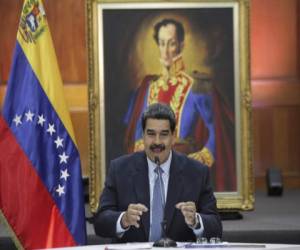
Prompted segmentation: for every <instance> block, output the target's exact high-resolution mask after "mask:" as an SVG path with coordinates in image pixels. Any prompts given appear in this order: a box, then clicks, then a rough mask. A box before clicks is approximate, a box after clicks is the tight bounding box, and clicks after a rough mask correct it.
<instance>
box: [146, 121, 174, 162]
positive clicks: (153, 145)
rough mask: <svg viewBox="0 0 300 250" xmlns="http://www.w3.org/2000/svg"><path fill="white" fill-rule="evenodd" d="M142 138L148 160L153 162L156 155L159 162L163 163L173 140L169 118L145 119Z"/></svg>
mask: <svg viewBox="0 0 300 250" xmlns="http://www.w3.org/2000/svg"><path fill="white" fill-rule="evenodd" d="M143 139H144V146H145V152H146V154H147V156H148V157H149V158H150V160H151V161H153V162H154V161H155V160H154V159H155V157H156V156H158V157H159V161H160V163H164V162H165V161H166V160H167V159H168V157H169V154H170V151H171V149H172V146H173V144H174V142H175V136H174V134H172V132H171V128H170V122H169V120H160V119H152V118H149V119H147V121H146V126H145V130H144V134H143Z"/></svg>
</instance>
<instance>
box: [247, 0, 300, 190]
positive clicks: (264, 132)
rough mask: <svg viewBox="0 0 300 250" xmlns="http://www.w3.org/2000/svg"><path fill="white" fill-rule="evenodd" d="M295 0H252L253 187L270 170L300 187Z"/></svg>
mask: <svg viewBox="0 0 300 250" xmlns="http://www.w3.org/2000/svg"><path fill="white" fill-rule="evenodd" d="M299 2H300V1H299V0H252V1H251V3H252V6H251V7H252V12H251V33H250V34H251V59H252V60H251V85H252V95H253V164H254V171H255V177H256V187H257V188H265V187H266V182H265V174H266V170H267V169H268V168H269V167H278V168H280V169H281V171H282V174H283V177H284V185H285V188H300V140H299V138H300V133H299V125H300V79H299V51H300V50H299V45H300V42H299V34H300V26H299V16H300V12H299V10H300V7H299V5H300V4H299Z"/></svg>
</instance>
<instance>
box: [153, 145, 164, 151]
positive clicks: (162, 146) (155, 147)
mask: <svg viewBox="0 0 300 250" xmlns="http://www.w3.org/2000/svg"><path fill="white" fill-rule="evenodd" d="M165 148H166V146H165V145H164V144H152V145H151V146H150V150H152V151H153V150H156V149H159V150H161V151H163V150H165Z"/></svg>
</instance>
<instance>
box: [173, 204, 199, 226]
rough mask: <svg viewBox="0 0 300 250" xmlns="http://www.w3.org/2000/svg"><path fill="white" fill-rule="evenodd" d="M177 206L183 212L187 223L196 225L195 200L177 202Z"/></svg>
mask: <svg viewBox="0 0 300 250" xmlns="http://www.w3.org/2000/svg"><path fill="white" fill-rule="evenodd" d="M176 208H177V209H179V210H180V211H181V212H182V214H183V216H184V220H185V223H186V224H187V225H188V226H190V227H194V226H195V225H196V223H197V221H196V205H195V202H193V201H187V202H179V203H177V204H176Z"/></svg>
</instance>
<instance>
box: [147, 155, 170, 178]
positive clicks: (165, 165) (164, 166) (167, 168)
mask: <svg viewBox="0 0 300 250" xmlns="http://www.w3.org/2000/svg"><path fill="white" fill-rule="evenodd" d="M171 160H172V150H171V151H170V154H169V157H168V159H167V160H166V161H165V162H164V163H163V164H161V165H160V167H161V168H162V169H163V171H164V172H163V173H164V174H166V175H169V173H170V166H171ZM147 162H148V166H149V168H148V173H149V174H150V175H152V173H154V169H155V168H156V164H155V162H153V161H151V160H150V159H149V158H148V156H147Z"/></svg>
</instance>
